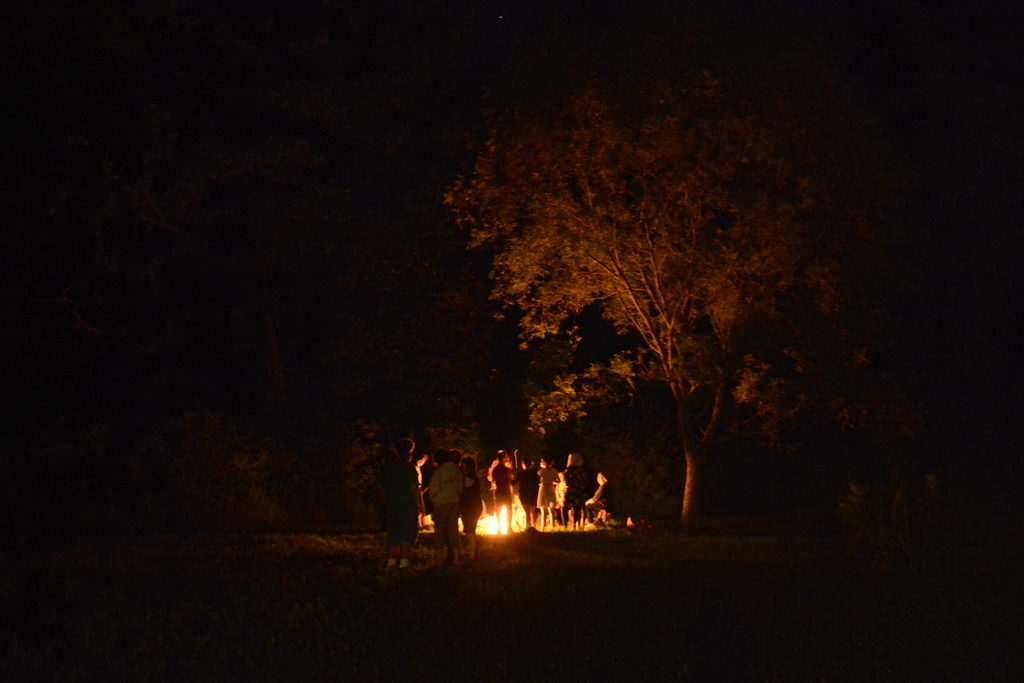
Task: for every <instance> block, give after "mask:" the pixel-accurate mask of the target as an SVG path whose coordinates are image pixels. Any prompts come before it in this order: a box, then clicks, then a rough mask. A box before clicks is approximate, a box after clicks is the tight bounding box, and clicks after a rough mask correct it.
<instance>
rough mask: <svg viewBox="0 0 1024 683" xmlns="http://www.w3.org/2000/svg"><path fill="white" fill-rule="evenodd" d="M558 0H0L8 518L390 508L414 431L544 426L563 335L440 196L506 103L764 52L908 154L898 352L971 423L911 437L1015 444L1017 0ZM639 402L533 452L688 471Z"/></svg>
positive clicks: (248, 518) (751, 59) (515, 435)
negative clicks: (831, 9) (871, 6)
mask: <svg viewBox="0 0 1024 683" xmlns="http://www.w3.org/2000/svg"><path fill="white" fill-rule="evenodd" d="M545 4H546V3H538V4H536V5H534V4H531V3H510V5H512V6H511V7H509V8H507V9H508V11H507V12H506V11H498V10H494V9H492V8H491V5H490V4H489V3H465V4H463V3H441V2H438V3H423V2H415V1H412V0H410V1H409V2H395V3H378V2H369V1H367V2H345V3H302V6H301V11H300V10H299V9H298V8H297V7H296V6H292V5H285V4H276V3H268V5H269V7H263V6H261V3H214V5H209V4H207V3H187V2H171V1H170V0H166V1H165V0H154V1H153V2H141V3H127V4H126V3H116V2H101V1H98V0H95V1H94V0H90V1H88V2H70V1H64V0H53V1H51V2H25V3H19V6H18V7H15V8H12V9H11V10H10V11H9V12H7V13H6V14H7V15H8V16H9V19H7V20H6V21H5V23H6V24H7V25H6V27H5V29H4V38H3V55H4V62H5V70H6V71H7V76H8V78H7V79H6V81H7V82H8V84H9V85H8V96H7V97H6V98H5V109H6V114H7V115H6V117H5V118H6V120H7V121H8V126H7V129H8V140H9V142H8V145H7V146H6V154H7V164H6V166H7V168H8V171H9V174H8V175H9V180H8V182H7V183H5V185H4V187H3V189H2V195H0V196H2V202H3V211H4V222H5V227H4V229H3V232H2V235H3V238H2V239H3V242H2V245H0V246H2V248H0V254H2V256H0V258H2V259H3V268H2V276H0V305H2V307H3V316H4V321H5V324H4V328H5V329H4V334H3V335H0V339H2V347H0V353H2V356H3V365H2V371H0V372H2V375H0V386H2V391H3V400H4V405H5V406H6V408H5V420H4V430H3V433H2V435H0V438H2V443H0V446H2V449H3V458H4V465H5V467H4V469H5V485H6V487H7V492H6V493H7V495H6V496H5V497H6V499H7V500H8V501H9V505H10V513H11V514H10V516H9V517H10V518H11V519H12V520H14V523H15V526H20V527H41V528H46V527H53V526H63V525H66V524H68V523H69V522H70V521H72V520H74V521H76V522H77V523H80V524H83V525H107V524H124V525H138V524H151V525H154V526H167V525H175V524H181V523H188V524H197V525H210V524H220V525H222V526H226V527H237V526H261V525H262V526H264V527H266V526H275V525H276V526H281V525H286V524H296V525H301V524H324V523H330V522H336V521H341V520H356V519H361V518H366V517H372V505H371V503H370V498H369V497H368V496H369V492H370V488H371V484H370V481H369V479H370V476H371V475H370V473H368V472H367V469H366V463H367V462H368V461H372V460H373V459H374V458H375V457H376V456H377V455H378V454H379V449H380V448H381V447H382V444H387V443H389V442H390V441H391V440H392V439H394V438H396V437H398V436H405V435H413V436H415V437H417V440H419V441H420V442H421V445H422V446H423V447H424V448H426V449H431V448H433V447H434V446H453V447H459V448H463V449H469V450H476V449H480V450H481V451H486V450H489V449H492V448H497V447H509V446H516V445H526V444H527V443H528V442H527V441H526V438H527V437H526V436H525V414H526V411H525V408H524V405H523V398H522V393H521V387H522V385H523V383H524V381H526V380H527V379H528V377H529V375H530V374H531V370H530V368H533V372H534V373H539V372H541V371H542V370H543V369H544V368H545V359H544V358H533V359H532V361H533V362H532V365H531V358H528V357H527V356H526V355H525V354H524V353H522V352H520V351H519V350H518V348H517V340H516V338H515V321H514V319H513V317H512V316H505V317H504V318H501V319H496V318H495V313H496V312H498V310H499V309H498V304H496V303H495V302H493V301H491V300H490V299H489V298H488V293H489V282H488V280H487V273H488V270H489V263H488V256H487V254H486V253H484V252H476V251H467V249H466V238H465V235H463V234H461V233H460V232H459V231H458V230H457V229H456V228H455V226H454V224H453V222H452V221H451V219H450V217H449V216H448V214H447V212H446V211H445V209H444V207H443V205H442V202H441V198H442V196H443V194H444V191H445V189H446V188H447V187H448V186H450V184H451V183H452V181H453V179H454V178H455V177H456V176H457V175H459V174H460V173H465V172H467V170H468V169H469V168H470V166H471V163H472V160H473V154H474V150H475V147H476V146H477V145H478V144H479V142H480V141H481V140H482V138H483V136H484V134H485V133H486V126H487V123H486V117H485V115H486V113H487V112H488V111H489V110H494V109H497V108H502V107H505V106H507V105H508V104H510V103H514V102H515V101H516V99H517V98H524V97H543V96H544V94H545V93H546V92H547V90H548V89H557V88H558V87H559V86H560V84H561V83H562V82H564V81H567V80H572V79H573V78H576V77H584V76H587V77H591V76H593V74H594V73H595V72H597V73H603V72H610V71H620V72H622V73H636V74H638V75H639V74H643V73H646V72H648V71H650V70H651V69H655V68H659V69H660V68H664V69H677V70H692V69H703V68H712V69H715V70H717V71H723V70H724V71H727V70H730V69H739V68H749V64H759V65H761V67H762V68H765V69H766V70H770V69H769V67H768V66H765V65H770V64H772V63H773V59H772V57H773V56H776V55H786V59H795V58H798V57H800V56H801V55H813V56H814V59H815V60H818V61H820V63H822V64H825V65H827V67H828V69H829V70H830V74H831V77H834V78H837V79H840V80H843V81H845V82H848V83H849V88H848V89H849V92H850V93H851V97H853V98H855V99H857V100H858V101H859V102H860V105H861V106H862V107H863V108H864V109H865V110H866V111H870V112H872V113H873V114H874V115H875V116H877V117H878V118H879V119H881V120H882V122H883V124H884V129H885V130H887V131H888V133H889V135H890V137H891V138H892V140H891V142H892V144H893V146H894V149H895V150H896V154H897V156H899V157H900V158H901V159H902V160H903V162H904V163H905V164H906V165H907V167H908V168H909V169H910V170H911V171H912V173H911V174H910V175H911V176H912V181H911V184H910V187H911V191H909V192H908V197H907V203H908V207H907V208H908V215H907V223H908V225H909V226H910V228H912V229H911V230H910V231H909V235H910V236H909V237H908V238H907V240H906V242H905V249H906V252H907V253H906V254H901V255H900V256H901V257H904V258H908V262H909V263H910V264H911V269H912V270H913V275H914V277H913V278H912V279H913V280H915V281H916V282H917V286H916V288H914V289H912V290H911V291H908V292H907V293H906V294H905V295H903V296H901V297H898V298H897V301H896V304H895V305H897V306H899V307H900V310H899V311H898V312H899V313H900V314H901V317H902V320H903V321H904V324H905V325H906V328H905V329H903V330H898V331H896V334H895V337H896V338H899V339H900V340H901V342H902V343H901V344H899V345H893V346H891V347H890V352H891V358H888V359H886V361H887V362H890V363H891V364H892V365H894V366H897V367H898V368H899V370H900V371H901V373H902V374H904V375H905V376H906V377H908V378H909V381H910V383H911V390H912V393H913V394H914V395H915V398H916V399H918V400H919V401H921V403H922V405H924V406H925V407H926V408H927V409H928V410H930V411H931V413H930V414H931V418H932V421H933V423H934V424H946V425H952V430H953V432H954V434H953V436H954V437H955V438H951V439H950V438H938V437H933V438H932V439H930V440H926V441H922V442H921V444H919V445H918V446H917V447H916V449H917V451H916V452H919V453H920V452H922V451H926V450H928V449H930V448H931V445H932V444H934V443H946V444H948V445H947V450H946V451H945V452H941V453H935V452H929V453H928V454H927V456H928V457H927V458H925V459H926V460H928V461H932V460H936V461H939V462H941V463H942V464H943V466H944V467H947V468H948V469H951V470H952V469H956V467H962V466H963V465H964V463H966V462H968V461H970V460H971V459H974V460H973V465H972V467H974V468H980V469H982V470H987V471H988V473H995V472H997V471H999V470H1000V468H1003V467H1010V466H1011V465H1010V463H1009V462H1008V460H1007V459H1006V458H1005V454H1006V453H1009V452H1011V450H1010V449H1011V448H1012V444H1013V443H1014V441H1013V440H1012V439H1016V443H1017V444H1018V447H1019V444H1020V439H1019V436H1016V437H1012V436H1011V437H1009V438H1010V439H1011V440H1010V441H1007V431H1006V430H1008V429H1009V428H1010V426H1011V425H1012V424H1014V423H1015V422H1014V418H1015V415H1016V413H1017V410H1018V409H1019V407H1020V401H1019V398H1017V392H1016V391H1015V387H1016V385H1017V384H1018V383H1019V381H1020V379H1021V376H1020V369H1019V363H1017V362H1016V361H1015V360H1014V355H1015V354H1014V353H1013V351H1015V348H1016V344H1015V343H1014V341H1013V339H1012V338H1011V337H1010V332H1009V331H1008V327H1009V325H1008V323H1010V322H1011V321H1013V320H1014V319H1016V317H1017V315H1018V314H1019V303H1018V302H1017V299H1016V298H1014V297H1013V296H1012V291H1013V289H1014V288H1015V286H1017V285H1019V275H1016V274H1014V273H1015V270H1016V269H1015V268H1014V267H1013V266H1015V263H1014V256H1015V255H1017V254H1019V253H1020V243H1019V239H1020V238H1019V232H1016V231H1015V230H1016V229H1017V228H1019V226H1017V225H1016V223H1015V222H1014V221H1016V220H1018V218H1017V216H1016V213H1015V212H1016V211H1017V209H1018V208H1019V206H1018V205H1019V200H1017V199H1016V198H1015V197H1014V196H1013V188H1015V187H1017V185H1018V184H1017V183H1016V182H1012V181H1013V180H1014V178H1015V177H1017V176H1019V168H1017V167H1015V165H1014V160H1018V161H1019V151H1020V150H1019V142H1017V143H1014V142H1012V138H1011V131H1010V130H1008V127H1009V124H1008V122H1005V121H1003V116H1004V115H1006V114H1007V113H1008V112H1009V111H1010V107H1011V106H1012V102H1017V103H1019V98H1020V90H1019V87H1020V86H1019V83H1018V82H1016V81H1015V80H1014V78H1015V76H1016V74H1017V73H1019V64H1017V63H1016V62H1014V61H1013V60H1014V59H1015V54H1016V53H1015V52H1013V50H1012V49H1011V47H1010V46H1009V44H1008V42H1007V41H1004V40H1001V39H1000V36H1002V35H1004V33H1003V32H1002V31H1000V30H998V29H999V28H1000V21H999V20H1000V17H1001V16H1002V15H999V16H994V17H988V18H981V19H979V18H978V17H963V19H964V21H967V20H969V21H967V23H966V24H964V23H960V24H958V25H956V26H957V27H958V30H954V28H953V26H954V21H953V20H954V19H956V18H957V17H954V16H952V13H951V12H945V13H943V14H941V15H935V14H925V15H923V16H922V15H921V13H919V12H916V11H914V10H912V9H908V10H906V12H905V13H901V14H900V15H899V16H887V17H884V22H883V23H884V25H883V26H882V27H881V28H879V27H878V26H875V25H873V24H872V23H871V22H875V21H881V20H876V19H875V18H874V17H875V15H873V14H870V13H868V12H866V11H865V12H864V13H863V14H861V13H859V12H853V11H852V10H851V12H850V14H849V15H848V16H844V17H842V18H836V17H835V16H815V13H814V12H812V11H810V10H807V11H804V10H802V9H800V8H790V9H788V10H786V12H787V14H786V15H785V16H776V15H775V14H774V13H773V12H772V11H771V10H769V9H768V8H765V7H759V6H758V4H757V3H750V4H744V3H740V4H738V5H736V6H733V7H730V8H727V9H722V8H721V7H720V6H719V5H718V4H717V3H709V5H711V6H712V7H713V9H707V8H700V7H693V6H691V7H689V8H688V9H686V10H685V11H683V10H678V11H677V8H675V7H674V6H673V4H672V3H628V4H627V3H623V5H628V8H627V7H620V6H619V4H618V3H610V4H609V6H608V7H604V6H603V4H601V3H561V4H556V7H554V8H546V9H542V8H541V7H542V6H543V5H545ZM912 20H913V21H912ZM876 29H879V30H876ZM638 36H644V37H645V39H643V40H640V39H638ZM907 36H910V37H911V38H912V39H913V40H911V41H910V42H908V41H907ZM936 36H939V37H940V38H942V41H939V42H935V41H933V40H932V39H933V38H934V37H936ZM865 37H871V40H872V43H871V44H870V45H865V44H864V42H863V41H864V39H865ZM972 37H976V38H977V40H974V39H972ZM768 38H771V40H768ZM979 43H980V46H979ZM670 52H671V53H676V54H679V55H683V56H681V57H678V58H677V59H676V60H675V61H671V62H665V61H664V59H663V57H664V55H665V54H667V53H670ZM684 57H685V58H684ZM939 57H941V59H937V58H939ZM1016 59H1018V60H1019V57H1016ZM783 61H784V60H782V61H779V62H776V63H775V67H776V68H777V69H778V70H784V69H783V67H782V66H780V64H782V63H783ZM740 65H742V66H740ZM1007 118H1009V117H1008V116H1007ZM1014 144H1016V145H1017V146H1016V147H1013V145H1014ZM1014 150H1016V151H1014ZM1017 179H1018V180H1019V177H1017ZM638 405H640V406H641V407H643V406H646V407H644V408H643V409H642V410H639V409H638V410H636V411H631V410H629V409H627V410H625V411H622V412H615V411H612V412H613V413H614V414H607V413H598V414H597V416H596V417H595V419H594V420H593V421H592V422H591V423H590V424H589V425H583V426H581V425H570V426H568V427H566V428H565V429H563V430H562V431H556V432H555V433H554V434H553V435H551V436H550V437H549V439H548V441H547V442H546V444H545V445H541V444H539V443H533V444H532V446H533V447H536V448H541V447H544V448H549V449H552V450H553V451H555V452H556V453H562V454H564V452H565V451H567V450H568V449H569V448H574V447H579V444H580V442H581V440H586V439H589V440H590V441H589V443H585V444H584V446H592V447H593V448H594V449H597V448H599V447H600V448H607V450H608V452H609V454H614V459H615V460H614V461H615V462H616V463H618V465H617V467H618V468H619V470H618V472H620V473H621V476H622V477H625V478H627V479H628V478H629V477H639V475H636V474H635V472H634V473H631V472H632V470H630V469H629V467H627V466H626V465H627V464H629V463H630V462H634V464H635V463H641V464H643V465H644V466H643V467H642V468H639V469H641V470H642V471H644V472H646V473H647V474H646V475H645V476H644V477H639V478H640V479H643V480H644V481H642V482H640V483H637V484H636V487H635V489H636V490H640V491H642V490H645V487H646V490H653V489H658V488H659V486H658V483H657V478H658V477H674V476H678V472H675V471H674V470H673V467H674V466H673V465H672V464H671V463H672V462H673V461H672V460H670V459H666V458H665V457H664V456H665V453H664V452H663V449H665V448H666V445H665V444H666V443H667V442H668V440H666V439H661V438H660V437H659V433H658V429H657V428H655V427H653V426H652V425H657V424H659V423H660V422H659V421H660V420H661V418H662V417H664V416H663V415H662V413H660V412H659V411H662V410H663V407H662V406H661V405H660V403H659V401H658V398H657V394H656V393H655V394H652V395H651V396H641V397H640V398H639V399H638V401H637V402H636V403H635V404H634V405H633V406H632V407H633V408H636V407H637V406H638ZM609 410H611V409H609ZM599 418H600V420H599ZM952 418H956V419H955V420H953V419H952ZM949 436H950V434H949V433H948V432H947V433H945V434H944V437H949ZM815 438H818V439H821V438H823V437H821V436H816V437H815ZM514 441H515V442H518V443H510V442H514ZM809 441H810V440H809ZM818 445H820V444H815V447H817V446H818ZM964 447H970V449H971V450H970V451H969V452H964V451H962V450H961V449H962V448H964ZM637 453H643V454H646V455H642V456H641V455H636V454H637ZM631 454H632V455H631ZM596 457H597V459H598V461H600V457H601V456H600V455H598V456H596ZM606 457H607V458H608V461H609V462H611V460H612V458H613V456H612V455H607V456H606ZM630 458H633V461H631V460H630ZM645 458H646V460H645ZM659 458H660V459H659ZM737 458H738V460H737V464H736V465H735V468H736V469H737V470H742V469H743V468H744V467H746V466H745V465H743V464H741V463H742V462H745V461H743V460H742V457H741V456H740V455H737ZM624 463H625V464H624ZM844 466H845V465H844ZM1015 466H1016V467H1018V468H1019V465H1015ZM787 467H793V466H792V464H790V465H787ZM821 469H827V468H825V467H824V466H823V465H821V464H820V463H818V464H817V465H815V467H814V468H812V470H813V471H815V472H818V471H820V470H821ZM840 469H841V468H840ZM787 471H788V470H787ZM665 488H666V489H671V488H673V487H665ZM733 493H734V495H736V496H740V495H746V493H747V492H745V491H743V490H736V491H734V492H733ZM638 497H642V496H638ZM667 508H668V510H672V509H674V504H670V505H668V506H667Z"/></svg>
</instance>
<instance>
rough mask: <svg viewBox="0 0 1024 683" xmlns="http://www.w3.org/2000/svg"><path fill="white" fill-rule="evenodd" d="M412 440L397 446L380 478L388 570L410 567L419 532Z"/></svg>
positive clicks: (400, 440)
mask: <svg viewBox="0 0 1024 683" xmlns="http://www.w3.org/2000/svg"><path fill="white" fill-rule="evenodd" d="M415 448H416V444H415V442H413V440H412V439H399V440H398V441H397V442H396V443H395V448H394V453H393V454H392V457H391V460H390V462H388V464H387V465H385V466H384V470H383V471H382V472H381V475H380V483H381V488H382V489H383V492H384V531H385V532H386V534H387V544H388V564H387V566H388V568H392V567H396V566H397V567H400V568H402V569H405V568H406V567H408V566H409V551H410V549H411V548H412V545H413V543H415V542H416V534H417V532H418V531H419V528H418V527H419V508H420V487H419V477H418V476H417V474H416V466H415V465H413V464H412V458H413V450H414V449H415Z"/></svg>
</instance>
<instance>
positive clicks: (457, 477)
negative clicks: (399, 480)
mask: <svg viewBox="0 0 1024 683" xmlns="http://www.w3.org/2000/svg"><path fill="white" fill-rule="evenodd" d="M434 461H435V462H436V463H437V469H436V470H434V474H433V475H431V477H430V485H429V487H428V489H427V493H428V495H429V496H430V501H431V502H432V503H433V504H434V557H435V563H436V564H438V565H440V564H447V565H451V564H456V563H457V562H458V561H459V552H460V548H459V546H460V542H459V503H460V502H461V501H462V470H461V469H459V466H458V464H456V463H457V456H456V455H454V454H453V453H451V452H450V451H447V450H439V451H438V452H437V453H436V454H435V455H434ZM446 552H447V557H446Z"/></svg>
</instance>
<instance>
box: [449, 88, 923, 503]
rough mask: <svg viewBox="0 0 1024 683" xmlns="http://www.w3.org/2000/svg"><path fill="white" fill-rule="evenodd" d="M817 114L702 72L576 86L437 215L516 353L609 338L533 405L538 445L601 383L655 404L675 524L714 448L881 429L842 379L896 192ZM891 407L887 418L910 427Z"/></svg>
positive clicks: (492, 153)
mask: <svg viewBox="0 0 1024 683" xmlns="http://www.w3.org/2000/svg"><path fill="white" fill-rule="evenodd" d="M831 95H832V93H830V92H828V91H826V92H824V93H821V94H819V95H818V96H817V97H815V98H814V99H806V98H802V95H801V93H799V92H798V91H795V90H793V89H786V88H784V87H781V88H780V87H777V84H768V83H757V82H753V83H751V82H748V83H739V82H730V83H723V82H719V81H718V80H716V79H715V77H713V76H712V75H711V74H708V73H706V72H705V73H696V74H692V75H690V76H688V77H686V78H684V79H681V80H664V81H659V80H651V81H649V82H644V83H620V84H610V85H609V84H607V83H605V84H601V85H591V86H588V87H585V88H581V89H576V90H573V91H571V92H569V93H568V94H567V95H566V96H565V97H564V98H561V99H559V100H558V101H556V102H555V103H554V104H553V105H551V106H538V107H535V108H533V109H530V108H527V107H523V106H520V107H514V108H510V109H509V110H508V111H506V112H504V113H503V114H502V115H501V116H500V117H499V118H498V120H497V121H496V124H495V129H494V133H493V135H491V136H490V138H489V139H488V140H487V143H486V145H485V146H484V148H483V149H482V150H481V152H480V154H479V156H478V158H477V162H476V166H475V168H474V171H473V173H472V175H471V176H469V177H467V178H463V179H462V180H460V181H459V182H458V183H456V185H455V186H454V187H453V189H452V190H451V192H450V193H449V195H448V201H449V204H450V205H451V206H452V207H453V208H454V210H455V211H456V213H457V215H458V217H459V219H460V220H461V221H462V223H463V224H464V225H465V226H466V227H467V228H468V229H469V230H470V231H471V233H472V239H473V242H474V244H476V245H485V244H486V245H489V246H490V247H491V248H493V249H494V250H495V251H494V253H495V256H494V271H493V275H494V295H495V296H496V297H498V298H500V299H502V300H503V301H504V302H505V303H507V304H509V305H511V306H515V307H518V308H519V309H521V310H522V312H523V315H522V319H521V328H522V336H523V338H524V341H525V342H527V343H529V342H530V341H531V340H536V339H542V338H545V337H550V336H561V337H563V338H565V339H567V340H568V341H569V343H570V344H571V345H572V344H576V343H578V342H579V340H580V335H581V328H580V326H579V325H580V320H581V319H582V318H584V317H585V316H586V315H587V312H588V311H591V310H593V309H594V308H595V307H596V308H597V309H599V310H600V312H601V313H602V315H603V317H604V318H605V319H606V320H607V321H608V322H610V323H611V324H612V325H614V327H615V329H616V330H617V331H618V332H619V333H620V334H621V335H623V341H624V342H625V343H624V345H623V346H622V347H621V348H619V349H610V351H612V352H613V353H612V354H611V357H610V358H609V359H608V360H607V361H606V362H604V363H601V364H593V365H590V366H588V367H585V368H574V369H573V371H570V372H567V373H565V374H562V375H560V376H558V377H556V378H555V379H554V381H553V383H552V385H551V387H550V391H549V392H548V393H547V394H546V395H543V396H538V397H535V398H534V400H533V402H532V408H533V411H532V416H533V420H534V423H535V425H538V426H539V425H542V424H543V423H545V422H548V421H555V420H564V419H567V418H569V417H573V416H578V415H580V414H582V413H583V412H584V411H585V409H586V408H585V405H586V402H587V401H588V400H589V399H592V398H594V397H595V396H596V395H599V394H600V395H606V394H607V393H609V392H614V391H616V385H617V383H618V387H619V389H620V390H621V389H624V390H625V391H626V392H627V393H628V392H629V390H630V386H631V385H630V384H629V383H632V382H636V381H641V380H647V381H654V382H659V383H663V384H665V385H667V386H668V388H669V389H670V390H671V393H672V396H673V398H674V400H675V403H676V408H677V415H678V420H679V435H680V439H681V444H682V451H683V453H684V455H685V459H686V463H687V481H686V485H685V493H684V503H683V518H684V521H690V522H692V521H695V520H696V518H697V516H698V514H699V506H698V500H699V495H700V493H701V487H700V480H701V476H702V471H703V467H704V462H705V461H706V459H707V458H708V455H709V454H710V453H711V452H712V449H713V445H714V444H715V443H716V441H717V440H719V439H721V438H723V437H727V436H730V435H732V434H735V433H736V432H737V431H738V430H747V429H751V428H755V429H757V430H758V431H761V432H763V433H768V434H771V433H772V432H773V430H774V429H775V428H776V427H777V425H778V424H779V423H780V422H782V421H785V420H787V419H793V418H795V417H797V416H799V415H802V414H805V413H808V412H817V413H823V414H827V415H829V416H831V417H833V418H836V419H838V420H840V422H841V423H842V424H843V425H844V426H849V427H853V426H863V424H864V422H865V420H862V419H861V418H864V417H867V416H868V415H873V414H877V413H876V412H875V411H872V410H868V409H867V407H866V397H867V394H861V393H859V389H858V388H857V387H859V386H860V384H859V383H858V381H857V380H856V376H857V375H858V374H859V373H860V371H863V370H865V369H866V368H868V367H870V365H871V360H872V352H873V346H872V344H873V343H875V344H877V343H878V342H879V341H880V339H879V338H878V336H877V335H880V334H881V333H882V329H883V319H884V314H883V313H882V309H881V308H880V307H879V306H878V302H877V299H876V296H875V295H876V294H878V292H877V291H876V287H877V286H878V284H879V283H880V282H881V281H882V280H881V279H880V275H882V274H883V273H884V270H885V267H886V258H885V249H884V245H885V236H886V235H885V233H886V229H887V228H888V227H889V221H890V220H891V219H892V216H891V215H890V214H889V213H887V212H888V211H890V210H891V209H892V204H891V203H890V202H891V200H892V195H893V190H894V189H895V180H894V177H893V176H891V175H890V174H889V173H888V171H887V168H886V165H885V163H884V160H883V156H882V155H881V152H880V151H878V148H877V145H875V144H873V143H872V141H871V138H870V135H869V134H868V127H867V126H866V125H865V124H864V123H863V122H862V121H860V120H858V119H857V118H855V117H852V116H851V115H850V114H849V110H848V109H846V108H844V107H843V106H842V103H841V102H840V101H839V100H838V98H833V99H830V96H831ZM623 382H625V384H623ZM875 405H876V408H877V403H876V404H875ZM897 405H898V403H897V402H896V401H895V399H893V400H892V401H891V402H890V404H889V408H888V411H887V417H890V418H892V417H898V418H900V419H905V418H907V417H908V415H909V413H900V411H898V410H897ZM904 424H905V421H904Z"/></svg>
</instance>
